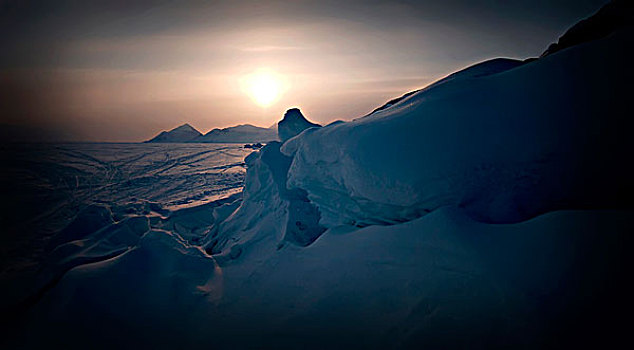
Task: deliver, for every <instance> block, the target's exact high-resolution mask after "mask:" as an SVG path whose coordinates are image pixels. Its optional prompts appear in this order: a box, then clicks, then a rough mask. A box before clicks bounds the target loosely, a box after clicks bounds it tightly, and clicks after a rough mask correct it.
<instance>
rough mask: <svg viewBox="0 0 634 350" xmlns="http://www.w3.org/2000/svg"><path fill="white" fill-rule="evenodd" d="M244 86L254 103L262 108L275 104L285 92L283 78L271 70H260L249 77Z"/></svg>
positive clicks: (246, 78) (243, 83)
mask: <svg viewBox="0 0 634 350" xmlns="http://www.w3.org/2000/svg"><path fill="white" fill-rule="evenodd" d="M242 86H243V89H244V90H245V92H246V93H247V94H248V95H249V96H250V97H251V99H253V102H255V103H256V104H258V105H260V106H262V107H268V106H270V105H272V104H273V103H275V102H276V101H277V100H278V99H279V98H280V97H281V95H282V94H283V92H284V90H285V84H284V80H283V79H282V78H281V76H280V75H279V74H277V73H275V72H274V71H272V70H269V69H260V70H257V71H255V72H253V73H251V74H249V75H247V76H246V77H245V78H244V79H243V82H242Z"/></svg>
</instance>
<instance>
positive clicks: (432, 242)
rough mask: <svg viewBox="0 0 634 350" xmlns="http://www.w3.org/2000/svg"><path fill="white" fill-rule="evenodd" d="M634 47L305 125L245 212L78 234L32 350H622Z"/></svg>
mask: <svg viewBox="0 0 634 350" xmlns="http://www.w3.org/2000/svg"><path fill="white" fill-rule="evenodd" d="M633 40H634V36H633V33H632V30H631V29H628V28H624V29H621V30H619V31H617V32H615V33H613V34H611V35H609V36H607V37H604V38H602V39H599V40H596V41H590V42H586V43H584V44H580V45H577V46H573V47H569V48H566V49H562V50H560V51H558V52H556V53H553V54H550V55H547V56H546V57H543V58H540V59H538V60H533V61H530V62H517V61H512V60H492V61H487V62H484V63H481V64H479V65H475V66H473V67H470V68H467V69H465V70H463V71H461V72H458V73H456V74H454V75H451V76H449V77H447V78H446V79H444V80H442V81H439V82H437V83H435V84H432V85H431V86H429V87H427V88H425V89H421V90H419V91H417V92H414V93H412V94H409V95H406V96H404V97H402V98H398V99H395V100H392V101H390V102H389V103H388V104H386V105H385V106H383V107H380V108H379V109H377V110H376V111H375V112H374V113H371V114H370V115H368V116H366V117H363V118H360V119H357V120H354V121H352V122H348V123H333V124H330V125H328V126H325V127H322V128H314V127H309V128H305V127H303V126H305V124H306V123H304V122H300V123H298V124H299V126H300V127H298V128H295V127H294V126H293V125H292V124H291V125H290V126H291V127H289V128H288V129H286V128H282V129H281V130H288V131H289V133H288V134H287V135H285V136H282V134H280V136H281V140H283V141H284V143H283V144H281V143H279V142H271V143H269V144H268V145H266V146H265V147H263V148H262V149H260V150H259V151H256V152H253V153H251V154H250V155H249V156H248V157H247V158H246V160H245V163H246V165H247V167H248V169H247V174H246V182H245V187H244V190H243V193H242V199H240V198H239V197H240V196H239V195H234V197H231V198H229V199H225V200H223V201H220V202H210V203H207V204H205V205H204V206H200V207H191V208H186V209H181V210H174V211H169V212H168V213H164V214H161V213H159V212H156V211H155V213H156V214H158V215H157V216H154V218H153V217H150V218H149V223H148V221H144V220H145V218H143V217H142V216H140V215H129V216H126V217H125V218H124V219H123V220H114V221H115V222H113V223H110V224H109V225H108V228H107V229H101V230H97V231H95V232H88V231H92V230H93V228H92V227H88V225H86V224H84V221H83V220H81V218H78V219H77V220H76V221H77V222H78V223H77V224H71V225H70V226H68V228H67V229H66V230H64V231H62V232H63V234H60V236H59V238H58V239H59V242H60V244H61V245H60V246H58V248H57V249H58V250H57V255H56V254H53V255H51V257H50V259H51V261H56V262H60V263H58V264H57V265H56V266H59V267H60V268H61V269H62V270H64V269H65V268H71V267H72V269H70V270H69V271H68V272H66V273H65V274H63V276H62V277H60V278H59V281H58V283H57V284H56V285H55V286H54V287H52V288H51V289H50V290H49V291H48V292H47V293H45V294H44V295H43V296H42V298H41V299H40V300H39V302H38V303H37V304H35V305H34V306H33V307H32V308H31V309H30V311H29V314H28V316H27V317H26V321H25V331H24V332H23V337H22V339H21V343H20V344H21V345H25V346H26V347H34V348H38V347H41V346H42V344H46V345H47V346H52V345H63V346H70V347H73V348H81V347H85V346H86V344H90V345H91V347H95V346H96V347H103V348H112V347H121V346H125V347H128V348H139V347H141V346H142V345H145V346H148V345H150V346H161V347H194V346H195V347H200V346H209V347H214V348H219V349H242V348H271V349H280V348H288V349H294V348H314V349H323V348H329V349H350V348H381V349H383V348H398V349H401V348H412V349H420V348H432V349H434V348H482V349H491V348H531V349H532V348H544V347H555V348H556V347H559V348H569V347H571V346H573V345H585V346H591V345H601V347H607V348H611V347H615V345H616V344H619V342H622V341H625V340H629V333H628V332H629V329H628V327H629V324H630V323H629V318H630V315H631V311H632V298H631V295H632V292H634V291H633V290H632V286H631V283H629V280H628V277H627V276H629V272H630V271H629V267H630V266H632V263H633V261H632V255H631V254H630V252H629V250H630V247H631V246H632V243H633V242H632V234H631V233H632V232H633V231H634V215H632V207H631V204H630V203H629V202H630V201H629V199H630V198H631V196H632V195H633V194H634V193H633V192H634V191H633V188H632V183H631V179H632V178H634V177H633V175H634V174H633V173H632V171H633V170H632V169H630V168H629V167H628V166H627V162H628V161H629V159H630V157H631V154H632V150H634V148H633V142H634V141H633V140H632V138H631V135H632V131H633V130H632V121H631V118H630V114H631V113H629V109H628V107H629V100H630V97H629V92H630V90H631V89H630V88H629V86H630V83H631V81H633V80H634V79H633V78H634V74H633V73H634V72H633V69H634V68H633V67H632V65H631V62H630V61H631V60H630V57H631V56H630V55H629V51H630V50H631V48H632V47H633V45H632V44H633V42H632V41H633ZM302 119H303V118H302ZM298 120H299V119H298ZM302 125H303V126H302ZM104 213H105V212H104V211H103V210H102V209H98V208H90V209H87V210H86V211H84V212H83V215H87V216H88V217H95V218H97V219H98V220H102V219H103V221H104V222H109V220H108V216H107V215H105V216H104V215H102V214H104ZM105 214H107V213H105ZM104 217H105V219H104ZM501 223H503V224H501ZM200 226H206V227H207V229H204V228H201V227H200ZM69 239H72V240H73V241H70V242H66V241H67V240H69ZM62 242H66V243H62ZM110 254H117V255H116V256H111V255H110ZM104 257H105V258H104ZM86 258H90V259H99V261H93V262H92V263H90V264H82V265H79V266H77V265H76V264H75V263H76V262H78V261H81V259H86ZM59 271H60V270H55V271H53V273H59ZM32 334H37V335H38V337H37V338H35V337H30V336H29V335H32ZM95 339H98V341H97V342H95Z"/></svg>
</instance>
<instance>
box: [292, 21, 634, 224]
mask: <svg viewBox="0 0 634 350" xmlns="http://www.w3.org/2000/svg"><path fill="white" fill-rule="evenodd" d="M632 47H633V36H632V31H631V30H623V31H620V32H618V33H616V34H614V35H612V36H610V37H608V38H606V39H604V40H599V41H594V42H590V43H587V44H583V45H579V46H576V47H572V48H569V49H567V50H563V51H561V52H559V53H557V54H556V55H550V56H547V57H544V58H542V59H539V60H537V61H533V62H531V63H526V64H523V65H521V66H518V67H516V68H512V69H508V70H504V71H502V72H500V73H496V74H489V75H485V76H467V77H464V78H461V79H457V78H456V79H453V80H449V81H446V82H444V83H442V84H433V85H432V86H430V87H429V88H427V89H424V90H421V91H419V92H417V93H415V94H412V95H411V96H409V97H407V98H405V99H403V100H401V101H399V102H398V103H396V104H394V105H392V106H390V107H389V108H386V109H383V110H380V111H378V112H376V113H373V114H371V115H369V116H367V117H364V118H361V119H357V120H355V121H352V122H349V123H342V124H338V125H333V126H329V127H325V128H322V129H317V130H311V131H312V132H310V133H304V134H302V135H300V136H298V137H296V138H294V139H291V140H289V141H287V142H286V143H285V144H284V146H283V147H282V153H284V154H285V155H287V156H292V157H293V163H292V164H291V167H290V170H289V174H288V186H289V188H299V189H302V190H305V191H306V192H307V193H308V198H309V199H310V200H311V202H313V203H315V204H316V205H317V206H318V208H319V211H320V212H321V215H322V219H321V223H322V224H323V225H325V226H326V227H332V226H336V225H340V224H350V225H361V226H363V225H368V224H384V223H397V222H403V221H408V220H411V219H414V218H417V217H420V216H422V215H425V214H426V213H428V212H430V211H433V210H435V209H436V208H438V207H441V206H444V205H450V204H451V205H457V206H460V207H463V208H465V209H466V210H467V212H469V213H470V214H471V215H472V216H473V217H474V218H477V219H478V220H482V221H485V222H517V221H522V220H526V219H528V218H530V217H533V216H535V215H537V214H539V213H543V212H546V211H549V210H554V209H559V208H585V207H617V206H620V205H622V204H623V203H622V199H623V198H627V197H628V195H632V194H634V187H633V185H632V182H631V179H632V178H634V172H633V170H632V169H628V168H627V167H624V166H623V164H624V161H625V159H627V158H628V157H629V156H628V155H629V154H630V152H631V151H632V149H633V147H632V146H633V140H632V138H631V135H632V133H633V132H634V129H633V127H632V121H631V118H630V115H629V112H628V111H629V105H630V103H629V100H630V97H629V95H630V94H629V90H630V89H629V86H630V84H631V82H632V81H633V80H634V79H633V78H634V68H633V67H632V65H631V63H630V60H629V57H630V55H629V53H630V52H631V49H632ZM468 71H469V69H467V70H465V72H468Z"/></svg>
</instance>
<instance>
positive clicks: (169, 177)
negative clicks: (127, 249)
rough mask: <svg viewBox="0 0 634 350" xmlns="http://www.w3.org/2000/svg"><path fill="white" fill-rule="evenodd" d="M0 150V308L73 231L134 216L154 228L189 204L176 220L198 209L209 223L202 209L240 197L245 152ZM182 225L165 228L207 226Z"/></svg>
mask: <svg viewBox="0 0 634 350" xmlns="http://www.w3.org/2000/svg"><path fill="white" fill-rule="evenodd" d="M0 147H1V149H0V155H1V156H2V159H3V171H2V174H1V175H0V176H1V177H2V186H3V188H2V194H3V201H2V204H1V206H2V210H1V213H0V220H1V227H3V230H4V232H3V236H2V238H3V244H2V248H1V249H2V271H1V274H0V276H1V278H2V281H3V286H5V287H4V288H3V290H2V294H3V296H4V297H3V298H2V303H0V305H3V306H4V305H5V304H9V305H11V304H15V302H16V301H17V300H23V299H25V298H26V297H29V296H30V295H31V294H32V293H33V287H31V286H29V287H25V286H24V284H25V283H26V284H30V283H27V282H24V281H23V280H24V279H23V278H19V277H23V276H24V275H27V276H28V277H29V278H26V280H27V281H28V282H30V280H31V278H30V277H31V276H32V274H33V273H35V272H37V271H38V269H41V268H42V266H41V265H42V264H43V263H42V261H41V260H42V258H43V257H44V256H46V255H47V253H48V252H49V250H51V249H53V248H55V247H56V245H58V244H61V243H65V242H64V241H65V240H66V241H70V240H73V239H76V238H82V237H81V236H82V235H83V234H85V233H86V232H84V233H82V232H75V231H77V230H79V231H81V230H84V231H91V230H93V231H96V230H99V229H102V228H104V227H110V226H111V225H115V224H114V223H115V222H117V223H120V222H122V221H125V220H126V219H127V218H129V217H136V216H141V217H149V218H153V220H154V221H156V222H157V223H156V224H153V225H160V224H161V222H160V220H158V218H159V217H162V216H169V215H172V212H174V211H179V210H180V209H183V208H189V207H194V209H186V210H182V211H180V214H179V215H181V216H183V217H187V215H188V213H191V212H192V211H196V210H198V211H202V212H205V213H208V214H209V217H210V218H211V211H210V210H209V209H208V207H209V206H206V205H205V204H206V203H209V202H213V201H215V200H218V199H220V198H226V197H229V196H231V195H234V194H239V193H240V192H241V190H242V186H243V181H244V174H245V164H244V158H245V156H246V155H248V154H249V153H250V152H251V151H252V150H250V149H245V148H244V147H243V145H241V144H230V145H229V144H98V143H85V144H82V143H75V144H4V145H1V146H0ZM199 216H200V217H205V215H204V214H202V215H199ZM135 220H138V219H135ZM146 221H147V220H146ZM185 221H187V222H185V223H183V224H182V225H179V226H177V228H173V230H180V231H182V232H184V231H186V230H187V228H190V229H191V228H192V226H196V225H198V226H201V227H200V228H199V229H200V230H203V229H205V228H206V226H205V225H207V224H208V220H204V223H198V222H196V221H195V220H185ZM73 223H74V224H73ZM166 225H167V224H166ZM66 226H68V227H66ZM64 230H65V231H64ZM63 232H65V233H63ZM88 233H90V232H88ZM45 264H48V262H45ZM16 278H18V279H17V280H16ZM47 280H48V278H47ZM39 284H42V282H39ZM25 288H26V290H28V292H25ZM38 288H39V285H38Z"/></svg>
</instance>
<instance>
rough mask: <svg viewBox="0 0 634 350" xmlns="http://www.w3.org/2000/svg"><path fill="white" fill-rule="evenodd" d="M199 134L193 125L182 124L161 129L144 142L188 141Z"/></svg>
mask: <svg viewBox="0 0 634 350" xmlns="http://www.w3.org/2000/svg"><path fill="white" fill-rule="evenodd" d="M200 136H202V134H201V133H200V131H198V130H196V129H195V128H194V127H193V126H191V125H189V124H183V125H181V126H179V127H177V128H174V129H172V130H170V131H163V132H161V133H160V134H158V135H156V136H155V137H154V138H152V139H150V140H148V141H145V142H156V143H158V142H177V143H178V142H190V141H192V140H194V139H196V138H197V137H200Z"/></svg>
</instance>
